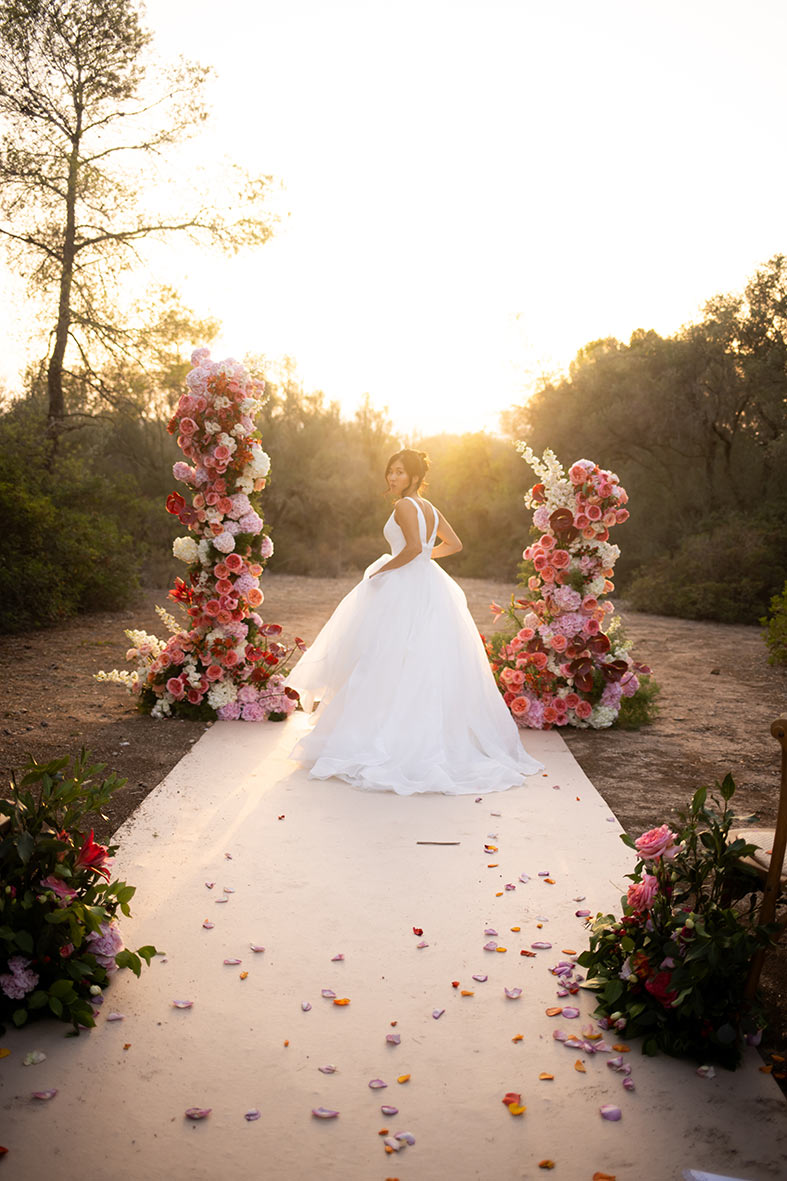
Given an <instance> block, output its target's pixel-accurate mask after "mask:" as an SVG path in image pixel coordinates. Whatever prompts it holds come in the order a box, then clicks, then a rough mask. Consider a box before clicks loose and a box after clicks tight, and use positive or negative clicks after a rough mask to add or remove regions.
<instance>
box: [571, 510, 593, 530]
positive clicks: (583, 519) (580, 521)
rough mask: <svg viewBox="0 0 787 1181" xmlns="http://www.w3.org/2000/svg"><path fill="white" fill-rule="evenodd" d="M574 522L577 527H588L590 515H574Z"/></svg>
mask: <svg viewBox="0 0 787 1181" xmlns="http://www.w3.org/2000/svg"><path fill="white" fill-rule="evenodd" d="M574 524H575V525H576V527H577V529H587V527H588V525H589V524H590V517H589V516H588V515H587V513H577V515H576V516H575V517H574Z"/></svg>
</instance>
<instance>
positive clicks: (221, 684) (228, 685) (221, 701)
mask: <svg viewBox="0 0 787 1181" xmlns="http://www.w3.org/2000/svg"><path fill="white" fill-rule="evenodd" d="M237 696H238V689H237V686H236V685H234V684H233V683H232V681H230V680H226V681H217V682H216V684H215V685H211V687H210V689H208V703H209V704H210V705H211V706H212V707H213V709H217V710H218V709H221V707H222V706H223V705H229V703H230V702H231V701H234V700H235V698H236V697H237Z"/></svg>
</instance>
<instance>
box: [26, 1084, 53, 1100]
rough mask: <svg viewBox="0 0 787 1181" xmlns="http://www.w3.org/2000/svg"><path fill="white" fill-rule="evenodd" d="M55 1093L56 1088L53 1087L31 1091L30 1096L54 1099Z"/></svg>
mask: <svg viewBox="0 0 787 1181" xmlns="http://www.w3.org/2000/svg"><path fill="white" fill-rule="evenodd" d="M56 1094H57V1088H56V1087H55V1088H53V1089H52V1090H51V1091H31V1092H30V1097H31V1099H54V1097H55V1095H56Z"/></svg>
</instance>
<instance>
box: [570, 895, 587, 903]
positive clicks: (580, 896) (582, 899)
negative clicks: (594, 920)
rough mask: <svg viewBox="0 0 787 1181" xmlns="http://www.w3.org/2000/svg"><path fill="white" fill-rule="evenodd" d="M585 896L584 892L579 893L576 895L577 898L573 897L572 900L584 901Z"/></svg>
mask: <svg viewBox="0 0 787 1181" xmlns="http://www.w3.org/2000/svg"><path fill="white" fill-rule="evenodd" d="M585 897H586V895H584V894H578V895H577V896H576V898H572V899H571V901H572V902H584V901H585Z"/></svg>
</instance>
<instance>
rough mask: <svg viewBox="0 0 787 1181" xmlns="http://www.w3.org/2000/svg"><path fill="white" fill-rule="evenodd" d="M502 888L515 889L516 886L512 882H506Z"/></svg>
mask: <svg viewBox="0 0 787 1181" xmlns="http://www.w3.org/2000/svg"><path fill="white" fill-rule="evenodd" d="M503 889H504V890H516V886H515V885H514V884H513V882H506V884H505V886H504V887H503Z"/></svg>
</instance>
